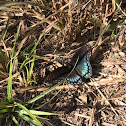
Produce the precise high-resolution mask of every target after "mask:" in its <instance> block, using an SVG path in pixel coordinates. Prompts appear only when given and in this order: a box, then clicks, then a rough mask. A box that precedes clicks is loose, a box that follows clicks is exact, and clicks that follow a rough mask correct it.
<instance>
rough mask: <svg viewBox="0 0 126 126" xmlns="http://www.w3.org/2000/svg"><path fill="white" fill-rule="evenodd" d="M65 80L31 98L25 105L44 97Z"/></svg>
mask: <svg viewBox="0 0 126 126" xmlns="http://www.w3.org/2000/svg"><path fill="white" fill-rule="evenodd" d="M63 82H64V80H62V81H61V82H60V83H58V84H56V85H55V86H53V87H51V88H50V89H48V90H47V91H45V92H43V93H42V94H40V95H38V96H36V97H35V98H33V99H31V100H29V101H28V102H26V103H25V105H28V104H30V103H33V102H35V101H37V100H38V99H40V98H42V97H44V96H45V95H46V94H48V93H49V92H51V91H52V90H54V89H55V88H56V87H57V86H59V85H60V84H62V83H63Z"/></svg>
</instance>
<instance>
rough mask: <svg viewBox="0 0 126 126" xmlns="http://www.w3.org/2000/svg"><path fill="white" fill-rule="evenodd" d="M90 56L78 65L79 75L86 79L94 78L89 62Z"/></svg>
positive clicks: (86, 56)
mask: <svg viewBox="0 0 126 126" xmlns="http://www.w3.org/2000/svg"><path fill="white" fill-rule="evenodd" d="M88 55H90V52H88V53H87V55H85V57H84V58H83V59H82V60H81V61H80V62H79V63H78V65H77V67H76V71H77V72H78V74H79V75H80V76H81V77H84V78H86V79H87V78H89V77H91V76H92V67H91V64H90V62H89V56H88Z"/></svg>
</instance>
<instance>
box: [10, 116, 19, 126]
mask: <svg viewBox="0 0 126 126" xmlns="http://www.w3.org/2000/svg"><path fill="white" fill-rule="evenodd" d="M11 118H12V120H13V121H14V122H15V124H16V125H17V126H20V124H19V123H18V121H17V120H16V118H15V117H14V116H13V115H11Z"/></svg>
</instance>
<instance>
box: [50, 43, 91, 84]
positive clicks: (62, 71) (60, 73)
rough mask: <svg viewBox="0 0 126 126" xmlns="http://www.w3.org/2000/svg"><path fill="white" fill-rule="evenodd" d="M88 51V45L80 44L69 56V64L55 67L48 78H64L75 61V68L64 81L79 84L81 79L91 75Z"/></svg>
mask: <svg viewBox="0 0 126 126" xmlns="http://www.w3.org/2000/svg"><path fill="white" fill-rule="evenodd" d="M90 53H91V47H90V45H88V44H86V45H84V46H82V47H81V48H80V49H78V51H77V52H76V53H75V54H74V55H73V57H72V58H71V62H70V65H68V66H63V67H59V68H57V69H55V70H54V71H52V72H51V73H50V74H49V76H48V79H49V80H58V79H59V78H62V79H63V78H66V77H67V75H68V74H69V73H70V72H71V70H72V69H73V67H74V65H75V64H76V63H77V64H76V66H75V69H74V70H73V71H72V73H71V74H70V75H69V76H68V77H67V79H66V83H68V84H72V85H79V84H80V83H82V80H83V79H87V78H89V77H90V76H92V68H91V64H90V62H89V57H90ZM77 60H78V62H77Z"/></svg>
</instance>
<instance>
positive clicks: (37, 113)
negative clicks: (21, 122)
mask: <svg viewBox="0 0 126 126" xmlns="http://www.w3.org/2000/svg"><path fill="white" fill-rule="evenodd" d="M18 112H19V113H22V114H26V115H28V113H27V112H26V111H25V110H19V111H18ZM29 112H31V113H32V114H34V115H59V114H56V113H50V112H43V111H37V110H29Z"/></svg>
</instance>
